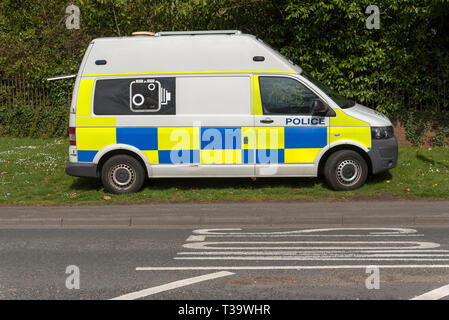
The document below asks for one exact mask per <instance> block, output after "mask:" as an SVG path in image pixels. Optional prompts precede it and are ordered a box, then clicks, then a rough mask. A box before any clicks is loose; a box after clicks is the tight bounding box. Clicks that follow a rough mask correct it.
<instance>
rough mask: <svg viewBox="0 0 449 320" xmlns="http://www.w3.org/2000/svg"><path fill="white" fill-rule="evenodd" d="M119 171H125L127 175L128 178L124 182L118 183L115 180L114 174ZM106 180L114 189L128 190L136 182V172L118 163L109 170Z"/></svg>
mask: <svg viewBox="0 0 449 320" xmlns="http://www.w3.org/2000/svg"><path fill="white" fill-rule="evenodd" d="M120 169H122V170H126V171H127V173H128V175H129V178H128V179H127V180H126V181H125V182H120V181H119V180H118V179H117V176H116V174H117V172H118V171H119V170H120ZM108 180H109V183H110V184H112V185H113V186H114V187H115V188H117V189H119V190H126V189H129V188H130V187H131V186H132V185H133V184H134V182H135V181H136V172H135V171H134V169H133V168H132V167H131V166H129V165H127V164H126V163H120V164H117V165H115V166H114V167H112V168H111V169H110V170H109V175H108Z"/></svg>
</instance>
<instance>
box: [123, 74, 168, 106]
mask: <svg viewBox="0 0 449 320" xmlns="http://www.w3.org/2000/svg"><path fill="white" fill-rule="evenodd" d="M171 94H172V93H171V92H170V91H169V90H167V89H166V88H164V87H163V86H162V85H161V83H160V82H159V81H158V80H157V79H138V80H135V81H133V82H131V84H130V106H131V110H133V111H136V112H139V111H153V112H157V111H159V110H160V109H161V107H162V106H163V105H167V104H168V103H169V102H170V100H171Z"/></svg>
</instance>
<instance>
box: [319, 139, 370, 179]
mask: <svg viewBox="0 0 449 320" xmlns="http://www.w3.org/2000/svg"><path fill="white" fill-rule="evenodd" d="M364 149H365V147H364V148H362V147H361V146H358V145H355V144H348V143H344V144H338V145H335V146H332V147H330V148H329V149H328V150H326V152H325V153H324V154H323V155H322V156H321V158H320V160H319V162H318V175H319V176H321V175H323V171H324V165H325V164H326V161H327V159H329V157H330V156H331V155H332V154H334V153H335V152H337V151H340V150H352V151H355V152H357V153H358V154H360V156H361V157H362V158H363V159H364V160H365V161H366V165H367V166H368V174H371V173H372V171H373V166H372V163H371V159H370V157H369V156H368V153H367V151H366V150H364Z"/></svg>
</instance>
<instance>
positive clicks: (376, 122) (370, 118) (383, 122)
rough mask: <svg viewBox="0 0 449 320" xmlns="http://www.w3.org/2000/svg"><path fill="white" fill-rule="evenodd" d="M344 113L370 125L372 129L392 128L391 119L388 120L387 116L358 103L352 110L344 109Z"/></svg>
mask: <svg viewBox="0 0 449 320" xmlns="http://www.w3.org/2000/svg"><path fill="white" fill-rule="evenodd" d="M343 112H344V113H346V114H347V115H348V116H351V117H354V118H356V119H359V120H362V121H365V122H367V123H369V124H370V125H371V126H372V127H387V126H392V124H391V121H390V119H388V118H387V117H386V116H385V115H383V114H382V113H380V112H379V111H376V110H373V109H370V108H367V107H365V106H362V105H361V104H358V103H357V104H356V105H355V106H353V107H351V108H348V109H343Z"/></svg>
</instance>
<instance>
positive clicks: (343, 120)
mask: <svg viewBox="0 0 449 320" xmlns="http://www.w3.org/2000/svg"><path fill="white" fill-rule="evenodd" d="M335 113H336V114H337V116H336V117H330V125H331V127H332V126H335V127H366V126H369V124H368V123H366V122H364V121H362V120H358V119H355V118H353V117H350V116H348V115H347V114H346V113H344V112H343V111H342V110H340V109H336V110H335Z"/></svg>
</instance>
